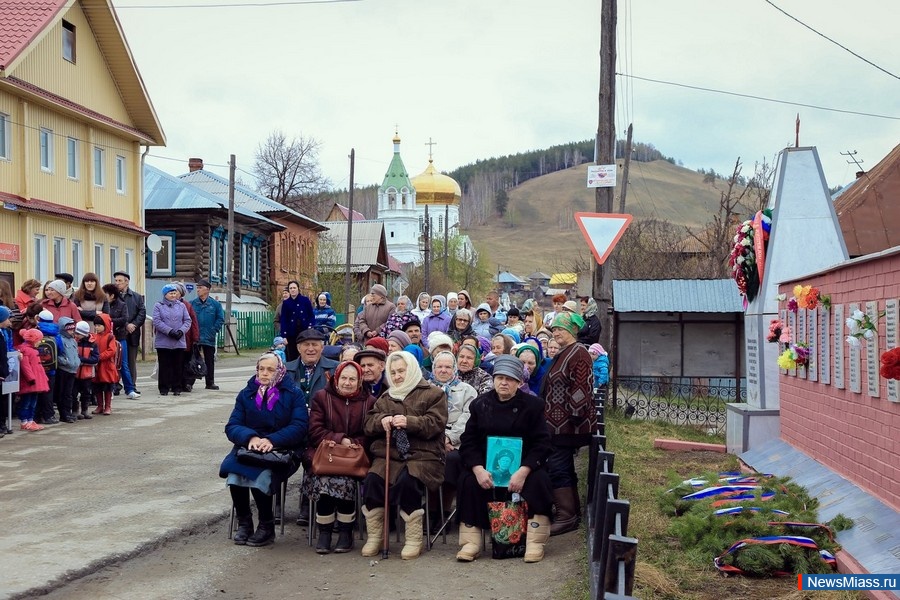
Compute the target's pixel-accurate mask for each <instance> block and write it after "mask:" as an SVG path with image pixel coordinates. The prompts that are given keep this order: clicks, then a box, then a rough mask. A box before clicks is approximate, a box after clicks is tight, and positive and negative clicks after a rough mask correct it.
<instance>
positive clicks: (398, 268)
mask: <svg viewBox="0 0 900 600" xmlns="http://www.w3.org/2000/svg"><path fill="white" fill-rule="evenodd" d="M388 270H390V271H393V272H394V273H402V272H403V263H402V262H400V261H399V260H397V259H396V258H394V257H393V256H391V255H390V254H388Z"/></svg>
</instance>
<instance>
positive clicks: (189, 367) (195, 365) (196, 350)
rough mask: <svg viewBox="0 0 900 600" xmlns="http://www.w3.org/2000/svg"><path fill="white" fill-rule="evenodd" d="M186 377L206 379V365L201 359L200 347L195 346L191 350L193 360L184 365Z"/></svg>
mask: <svg viewBox="0 0 900 600" xmlns="http://www.w3.org/2000/svg"><path fill="white" fill-rule="evenodd" d="M184 372H185V375H187V376H189V377H192V378H194V379H200V378H201V377H206V363H205V362H204V361H203V359H202V358H200V346H199V345H197V344H194V347H193V348H192V349H191V358H190V360H188V361H187V363H185V365H184Z"/></svg>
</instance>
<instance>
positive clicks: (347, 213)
mask: <svg viewBox="0 0 900 600" xmlns="http://www.w3.org/2000/svg"><path fill="white" fill-rule="evenodd" d="M334 206H335V208H337V209H338V210H339V211H340V212H341V214H342V215H344V219H346V220H348V221H349V220H350V209H349V208H347V207H346V206H344V205H343V204H338V203H337V202H335V203H334ZM353 220H354V221H365V220H366V215H364V214H362V213H361V212H359V211H358V210H354V211H353Z"/></svg>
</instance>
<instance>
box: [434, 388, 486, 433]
mask: <svg viewBox="0 0 900 600" xmlns="http://www.w3.org/2000/svg"><path fill="white" fill-rule="evenodd" d="M434 385H435V386H437V387H441V384H439V383H438V382H436V381H435V382H434ZM477 396H478V392H476V391H475V388H473V387H472V386H471V385H469V384H468V383H464V382H462V381H459V382H457V383H456V385H453V386H451V387H450V394H449V396H447V427H446V431H445V433H444V435H446V436H447V437H448V438H450V444H451V445H452V446H453V447H454V448H459V438H460V436H461V435H462V433H463V431H465V430H466V422H467V421H468V420H469V405H470V404H471V402H472V400H474V399H475V398H476V397H477Z"/></svg>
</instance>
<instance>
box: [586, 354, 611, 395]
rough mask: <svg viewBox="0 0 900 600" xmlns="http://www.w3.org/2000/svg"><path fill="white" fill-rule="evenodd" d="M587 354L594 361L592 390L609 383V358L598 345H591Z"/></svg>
mask: <svg viewBox="0 0 900 600" xmlns="http://www.w3.org/2000/svg"><path fill="white" fill-rule="evenodd" d="M588 354H590V355H591V359H592V360H593V361H594V388H595V389H596V388H599V387H600V386H604V385H606V384H607V383H609V356H608V355H607V352H606V350H604V349H603V346H601V345H600V344H591V346H590V347H589V348H588Z"/></svg>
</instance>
